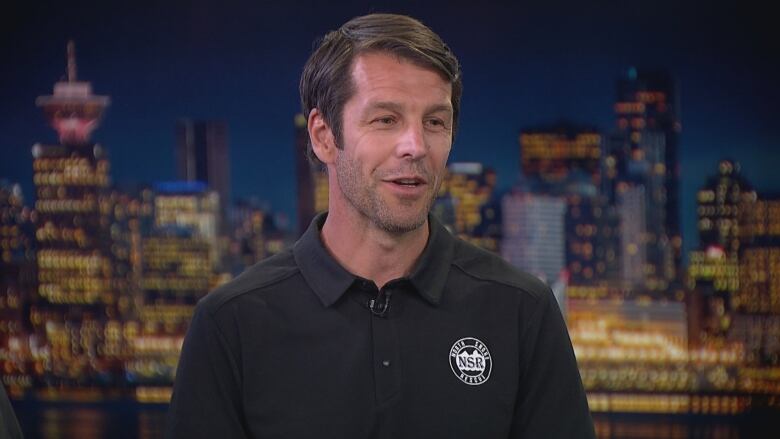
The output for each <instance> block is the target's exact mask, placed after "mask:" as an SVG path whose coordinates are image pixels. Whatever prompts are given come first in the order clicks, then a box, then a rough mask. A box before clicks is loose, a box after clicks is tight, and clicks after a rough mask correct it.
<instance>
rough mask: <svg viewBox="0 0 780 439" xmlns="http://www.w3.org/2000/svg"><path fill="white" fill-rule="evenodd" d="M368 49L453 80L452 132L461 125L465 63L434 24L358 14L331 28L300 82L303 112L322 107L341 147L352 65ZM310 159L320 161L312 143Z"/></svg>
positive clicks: (306, 114)
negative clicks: (459, 120)
mask: <svg viewBox="0 0 780 439" xmlns="http://www.w3.org/2000/svg"><path fill="white" fill-rule="evenodd" d="M366 52H387V53H390V54H393V55H395V56H398V57H400V58H403V59H405V60H408V61H411V62H412V63H414V64H417V65H419V66H421V67H424V68H429V69H431V70H434V71H436V72H437V73H439V74H440V75H441V76H442V77H443V78H444V79H446V80H447V81H449V82H450V83H451V84H452V110H453V122H452V134H453V138H454V136H455V132H456V129H457V126H458V114H459V110H460V96H461V93H462V91H463V83H462V81H461V71H460V64H459V63H458V60H457V58H455V55H454V54H453V53H452V51H451V50H450V48H449V47H448V46H447V45H446V44H445V43H444V41H442V39H441V38H440V37H439V36H438V35H436V33H434V32H433V31H432V30H431V29H430V28H428V27H427V26H425V25H424V24H422V23H421V22H419V21H418V20H415V19H414V18H411V17H407V16H405V15H396V14H369V15H364V16H362V17H356V18H353V19H352V20H350V21H348V22H347V23H345V24H344V25H343V26H341V28H339V29H338V30H335V31H331V32H328V34H327V35H325V37H324V38H323V39H322V41H320V43H319V45H318V46H317V48H316V49H315V50H314V52H313V53H312V54H311V56H310V57H309V60H308V61H307V62H306V65H305V66H304V68H303V73H302V74H301V82H300V86H299V89H300V93H301V106H302V107H303V115H304V116H305V117H306V118H308V117H309V113H310V112H311V110H312V109H314V108H317V109H318V110H319V111H320V112H321V113H322V116H323V118H324V119H325V122H326V123H327V124H328V126H329V127H330V129H331V131H333V135H334V137H335V139H336V145H337V147H339V148H341V147H343V145H342V140H343V138H342V135H343V134H342V120H343V119H342V113H343V109H344V104H345V103H346V102H347V101H348V100H349V98H351V97H352V95H353V93H354V84H353V83H352V64H353V62H354V60H355V58H356V57H357V56H358V55H360V54H362V53H366ZM306 153H307V156H308V157H309V160H313V161H314V162H315V163H319V160H318V159H317V157H316V156H315V155H314V153H313V152H312V148H311V141H309V146H308V148H307V151H306Z"/></svg>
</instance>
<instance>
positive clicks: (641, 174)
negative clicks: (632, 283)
mask: <svg viewBox="0 0 780 439" xmlns="http://www.w3.org/2000/svg"><path fill="white" fill-rule="evenodd" d="M677 100H678V95H677V85H676V83H675V81H674V79H673V78H672V77H671V76H670V75H669V74H667V73H664V72H652V71H637V70H636V69H633V68H632V69H630V70H629V71H628V73H627V75H626V76H624V77H623V78H621V79H619V80H618V83H617V102H616V103H615V113H616V116H617V128H616V131H615V133H614V134H613V135H612V136H611V137H610V140H609V142H608V145H607V153H606V156H605V161H604V164H605V179H604V187H605V193H606V194H607V195H608V196H610V198H611V199H612V200H615V199H616V197H617V195H618V194H617V193H616V190H617V189H618V188H620V187H625V186H624V185H622V184H621V183H628V184H630V185H641V186H644V188H645V204H646V208H645V214H646V215H647V218H646V221H645V226H646V229H645V230H644V232H643V235H644V238H645V242H646V244H647V245H646V246H645V250H644V251H645V252H646V261H645V264H646V265H647V267H645V270H644V271H645V273H646V276H647V278H648V280H649V282H648V284H647V285H646V286H648V287H650V288H658V289H664V288H665V286H666V285H668V283H669V282H672V281H674V280H676V279H678V276H679V275H680V272H679V270H680V264H681V261H682V259H681V258H682V238H681V234H680V202H679V197H680V193H679V191H680V184H679V175H680V170H679V157H678V142H679V141H678V138H679V133H680V130H681V125H680V121H679V114H680V112H679V104H678V102H677Z"/></svg>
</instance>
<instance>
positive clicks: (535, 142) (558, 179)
mask: <svg viewBox="0 0 780 439" xmlns="http://www.w3.org/2000/svg"><path fill="white" fill-rule="evenodd" d="M519 140H520V169H521V170H522V172H523V175H525V176H526V177H527V178H529V179H534V180H538V181H539V182H543V183H546V184H547V185H561V186H564V185H566V184H568V183H569V182H570V181H572V180H573V179H577V180H583V179H585V180H589V181H590V183H592V184H593V185H595V186H596V187H598V186H599V185H600V181H601V155H602V154H601V149H602V146H601V143H602V139H601V134H600V133H599V132H598V130H596V129H595V128H591V127H580V126H576V125H574V124H572V123H571V122H559V123H557V124H555V125H551V126H543V127H535V128H529V129H525V130H523V131H522V132H521V133H520V139H519ZM577 174H579V175H580V176H581V177H579V178H577V177H576V176H577ZM583 177H584V178H583Z"/></svg>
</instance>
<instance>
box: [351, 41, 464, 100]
mask: <svg viewBox="0 0 780 439" xmlns="http://www.w3.org/2000/svg"><path fill="white" fill-rule="evenodd" d="M351 75H352V82H353V85H354V89H355V95H361V96H360V97H362V98H364V99H371V98H380V97H386V96H387V95H389V96H390V97H393V96H395V97H416V98H418V99H419V98H425V100H436V101H439V102H437V103H443V102H444V101H446V102H447V103H450V100H451V95H452V84H451V83H450V82H449V81H448V80H447V79H445V78H444V77H443V75H442V74H441V73H440V72H438V71H436V70H434V69H432V68H429V67H424V66H421V65H419V64H418V63H415V62H412V61H410V60H408V59H406V58H403V57H399V56H396V55H394V54H390V53H385V52H368V53H362V54H360V55H358V56H357V57H355V60H354V62H353V63H352V69H351Z"/></svg>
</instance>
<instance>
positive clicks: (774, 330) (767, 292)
mask: <svg viewBox="0 0 780 439" xmlns="http://www.w3.org/2000/svg"><path fill="white" fill-rule="evenodd" d="M739 230H740V235H741V237H742V239H741V241H742V243H741V247H740V257H739V290H738V291H737V292H736V293H735V294H734V295H733V296H732V303H731V305H732V308H733V309H734V310H735V313H734V317H733V319H734V322H733V324H732V329H731V333H730V334H729V336H730V338H732V339H735V340H739V341H741V342H742V343H744V344H745V345H746V350H747V352H748V356H749V359H750V360H752V362H754V363H758V364H762V365H772V366H780V194H758V195H757V196H756V197H755V200H754V202H753V203H751V204H749V208H746V209H742V210H741V212H740V223H739Z"/></svg>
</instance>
